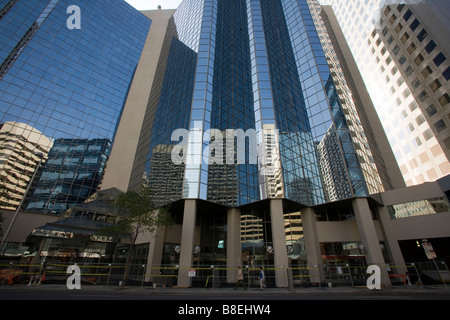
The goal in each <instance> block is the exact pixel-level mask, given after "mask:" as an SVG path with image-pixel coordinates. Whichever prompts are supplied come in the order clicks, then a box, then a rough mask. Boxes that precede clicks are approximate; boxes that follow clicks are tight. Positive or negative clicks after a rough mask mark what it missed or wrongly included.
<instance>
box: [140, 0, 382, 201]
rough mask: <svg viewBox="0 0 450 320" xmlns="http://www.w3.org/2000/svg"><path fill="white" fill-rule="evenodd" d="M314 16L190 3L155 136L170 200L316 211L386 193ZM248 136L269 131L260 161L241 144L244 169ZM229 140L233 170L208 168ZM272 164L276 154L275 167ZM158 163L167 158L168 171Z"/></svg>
mask: <svg viewBox="0 0 450 320" xmlns="http://www.w3.org/2000/svg"><path fill="white" fill-rule="evenodd" d="M311 10H313V7H310V6H309V3H308V1H306V0H298V1H297V0H265V1H258V0H232V1H225V0H202V1H200V0H184V1H183V2H182V4H181V5H180V7H179V8H178V9H177V11H176V12H175V14H174V17H173V18H174V19H173V28H174V30H175V31H173V34H171V35H170V37H173V39H171V40H170V41H171V44H170V50H168V56H167V57H166V58H164V59H166V60H165V62H164V63H165V68H167V72H165V71H164V70H165V69H164V68H163V69H161V70H162V71H161V74H162V75H163V79H164V80H163V81H162V82H161V83H162V87H161V89H160V93H161V94H160V96H158V99H157V102H156V103H155V105H156V107H155V108H153V107H151V108H149V110H150V112H152V114H153V116H154V121H153V123H154V127H153V129H152V135H153V136H154V137H155V138H152V139H150V140H151V141H152V142H151V143H149V145H150V148H149V149H148V155H147V159H146V161H147V165H146V169H145V172H144V175H145V176H147V177H151V179H150V180H151V181H153V182H155V184H154V186H155V187H156V186H157V187H156V189H158V190H166V189H167V190H168V193H170V192H172V193H171V194H170V198H166V199H161V201H162V202H166V203H167V202H171V201H174V200H178V199H183V198H184V199H203V200H208V201H211V202H214V203H220V204H223V205H228V206H240V205H245V204H248V203H252V202H255V201H259V200H263V199H272V198H286V199H289V200H292V201H295V202H298V203H302V204H304V205H316V204H320V203H324V202H328V201H335V200H339V199H344V198H349V197H354V196H367V195H368V194H369V193H371V192H373V191H374V190H375V191H382V190H381V189H380V188H379V186H381V184H380V183H379V177H378V176H377V172H376V170H377V168H376V167H375V166H373V164H372V163H371V155H370V152H366V151H370V150H369V149H368V148H369V147H368V144H367V141H366V140H365V135H364V131H363V129H362V127H361V124H360V122H359V119H358V115H357V112H356V111H355V110H354V108H352V107H351V106H350V107H346V108H347V109H345V108H344V107H343V105H342V103H341V100H342V95H339V92H340V90H339V89H340V88H338V87H336V83H340V82H339V81H338V79H335V78H333V76H332V72H331V71H330V67H329V64H328V61H327V58H329V57H331V56H327V53H328V51H326V50H325V49H324V48H323V47H322V45H323V44H322V43H321V41H320V38H319V34H318V29H317V28H318V26H319V27H320V24H319V22H320V21H319V20H317V19H315V20H314V19H313V17H315V18H316V15H315V12H313V13H312V11H311ZM322 31H323V30H322ZM182 52H184V53H182ZM188 52H189V54H188ZM183 54H187V56H183ZM186 59H187V60H186ZM174 68H175V69H174ZM176 68H179V71H176V72H172V71H173V70H176ZM182 79H184V80H182ZM180 81H184V85H181V82H180ZM175 83H180V85H177V86H175V85H174V84H175ZM151 96H152V95H151ZM150 99H152V98H150ZM177 99H178V100H177ZM151 110H155V111H151ZM349 115H350V116H349ZM177 126H178V127H177ZM178 128H184V129H188V130H189V131H190V136H189V139H187V141H184V143H186V145H187V147H186V149H185V151H186V152H185V153H184V154H183V156H184V157H185V163H184V164H183V165H181V166H179V167H176V166H175V165H174V164H173V163H171V161H170V155H169V154H170V152H171V151H172V150H173V149H172V148H174V145H175V144H177V143H179V141H175V142H174V141H171V139H170V138H171V135H172V133H173V131H174V130H175V129H178ZM209 129H216V130H215V131H214V132H213V131H211V132H209V134H208V130H209ZM236 129H240V130H243V131H244V132H245V131H247V130H255V131H256V132H258V133H259V134H258V135H257V138H256V144H257V148H256V149H257V153H258V162H257V163H249V157H250V153H251V152H253V150H250V148H251V147H252V146H251V145H250V144H249V143H250V142H249V141H248V140H246V145H245V150H240V149H239V148H240V147H241V148H242V146H239V144H238V143H236V140H235V145H234V152H235V153H236V152H238V153H239V152H244V153H245V159H246V162H245V164H240V163H238V162H236V155H234V161H235V162H234V163H233V164H229V163H227V162H226V159H227V155H226V152H227V151H229V150H225V144H226V141H225V140H226V138H227V136H226V134H225V131H226V130H236ZM277 132H278V134H276V133H277ZM228 138H229V137H228ZM217 139H221V140H223V144H221V145H222V147H223V148H222V150H219V151H221V152H223V156H222V155H221V156H220V157H222V158H223V163H226V164H217V163H211V162H208V160H210V159H211V157H212V156H214V155H217V152H218V150H215V154H214V153H211V154H209V152H210V151H211V149H210V148H209V147H211V144H212V143H214V142H216V141H217ZM268 146H270V148H269V149H264V148H267V147H268ZM157 147H158V148H157ZM261 147H263V148H261ZM155 148H156V149H155ZM161 148H163V149H164V150H165V151H164V152H160V151H161V150H162V149H161ZM219 154H220V152H219ZM156 155H158V157H159V158H158V157H157V156H156ZM263 157H270V159H271V164H270V166H268V165H267V163H264V162H263V161H262V160H263V159H262V158H263ZM153 158H154V159H153ZM156 158H158V159H162V158H164V159H165V160H164V161H165V162H164V163H165V166H164V168H160V167H161V166H160V163H159V162H158V161H162V160H157V159H156ZM152 159H153V160H152ZM183 166H184V168H183ZM363 169H364V170H363ZM160 170H163V171H164V172H165V173H164V174H163V175H162V176H158V173H157V171H159V172H161V171H160ZM181 170H184V176H183V177H181V175H182V173H181ZM141 172H142V171H141ZM175 172H176V173H175ZM140 174H142V173H140ZM169 181H170V182H169ZM369 183H371V185H370V186H369V187H370V188H369V187H368V184H369ZM174 185H175V186H176V187H175V188H173V186H174ZM171 186H172V191H169V188H170V187H171ZM377 188H378V189H377ZM164 197H165V196H164Z"/></svg>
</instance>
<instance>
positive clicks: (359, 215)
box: [352, 198, 391, 286]
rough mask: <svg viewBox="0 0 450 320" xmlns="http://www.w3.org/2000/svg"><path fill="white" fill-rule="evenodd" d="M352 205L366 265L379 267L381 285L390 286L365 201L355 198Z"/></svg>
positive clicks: (364, 199)
mask: <svg viewBox="0 0 450 320" xmlns="http://www.w3.org/2000/svg"><path fill="white" fill-rule="evenodd" d="M352 204H353V210H354V212H355V217H356V224H357V226H358V230H359V235H360V237H361V242H362V244H363V246H364V248H365V249H366V260H367V263H368V264H369V265H377V266H379V267H380V268H381V285H382V286H390V285H391V282H390V280H389V276H388V273H387V271H386V268H385V261H384V258H383V254H382V252H381V248H380V243H379V240H378V236H377V232H376V230H375V225H374V223H373V220H372V214H371V213H370V208H369V204H368V202H367V199H366V198H356V199H354V200H353V203H352Z"/></svg>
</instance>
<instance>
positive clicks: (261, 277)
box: [259, 267, 266, 290]
mask: <svg viewBox="0 0 450 320" xmlns="http://www.w3.org/2000/svg"><path fill="white" fill-rule="evenodd" d="M265 281H266V276H265V275H264V270H263V268H262V267H260V268H259V286H260V288H261V290H264V287H265V286H266V285H265Z"/></svg>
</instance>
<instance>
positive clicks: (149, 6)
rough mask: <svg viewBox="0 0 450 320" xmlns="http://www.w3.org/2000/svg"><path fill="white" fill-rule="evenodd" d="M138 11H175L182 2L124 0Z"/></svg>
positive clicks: (174, 0) (175, 0)
mask: <svg viewBox="0 0 450 320" xmlns="http://www.w3.org/2000/svg"><path fill="white" fill-rule="evenodd" d="M125 1H126V2H128V3H129V4H131V5H132V6H133V7H135V8H136V9H138V10H156V9H158V6H159V5H161V7H162V9H176V8H178V6H179V4H180V3H181V1H182V0H125Z"/></svg>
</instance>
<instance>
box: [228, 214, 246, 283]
mask: <svg viewBox="0 0 450 320" xmlns="http://www.w3.org/2000/svg"><path fill="white" fill-rule="evenodd" d="M241 256H242V248H241V210H240V209H237V208H229V209H228V211H227V267H228V269H227V282H228V283H235V282H236V274H237V270H235V269H234V268H237V267H238V266H241V264H242V262H241Z"/></svg>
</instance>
